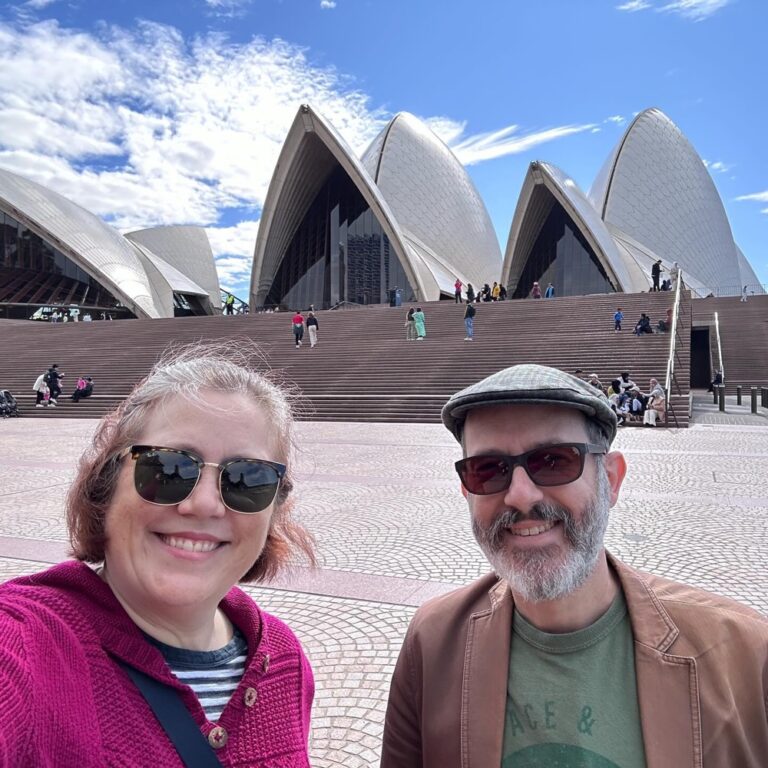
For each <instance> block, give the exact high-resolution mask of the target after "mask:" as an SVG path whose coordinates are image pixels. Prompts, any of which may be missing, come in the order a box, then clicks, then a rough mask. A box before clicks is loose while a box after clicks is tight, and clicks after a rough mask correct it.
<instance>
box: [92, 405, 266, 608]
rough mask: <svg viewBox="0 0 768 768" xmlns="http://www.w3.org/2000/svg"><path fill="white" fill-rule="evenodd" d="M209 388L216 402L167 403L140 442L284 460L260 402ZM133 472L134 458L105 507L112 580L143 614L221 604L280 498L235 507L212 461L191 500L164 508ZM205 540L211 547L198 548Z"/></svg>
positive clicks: (211, 454) (220, 455) (213, 455)
mask: <svg viewBox="0 0 768 768" xmlns="http://www.w3.org/2000/svg"><path fill="white" fill-rule="evenodd" d="M203 395H204V398H205V400H206V401H207V403H209V404H210V407H203V408H200V407H199V406H197V405H195V404H192V403H190V402H189V401H188V400H186V399H184V398H183V397H177V398H176V399H175V400H169V401H166V402H165V403H160V404H159V405H158V406H157V407H156V408H155V410H154V411H153V412H152V413H151V414H150V416H149V418H148V420H147V422H146V425H145V427H144V429H143V431H142V433H141V435H140V436H139V437H138V438H137V439H136V444H137V445H152V446H156V447H162V448H181V449H185V450H189V451H191V452H192V453H194V454H196V455H197V456H199V457H200V458H202V460H203V461H206V462H215V463H217V464H219V463H221V462H223V461H225V460H227V459H232V458H248V459H266V460H268V461H278V462H279V461H280V457H279V456H278V455H277V450H276V448H277V446H276V437H275V434H274V430H273V429H272V426H271V424H270V423H269V421H268V419H267V417H266V415H265V413H264V411H263V410H262V409H261V408H260V407H259V406H257V405H255V404H253V403H252V402H251V401H249V400H248V399H247V398H246V397H244V396H243V395H239V394H228V393H221V392H205V393H203ZM133 473H134V461H133V460H132V459H131V458H130V456H127V457H125V458H124V459H122V467H121V469H120V472H119V474H118V479H117V487H116V490H115V494H114V497H113V499H112V503H111V504H110V506H109V509H108V510H107V514H106V536H107V544H106V548H105V561H106V577H107V581H108V582H109V584H110V586H111V587H112V589H113V591H114V592H115V593H116V594H117V595H118V597H119V598H120V599H121V602H123V603H127V604H128V605H130V606H131V607H132V608H133V610H134V611H136V612H137V613H139V614H140V615H141V614H142V613H146V614H147V615H148V616H151V615H154V614H156V613H158V612H160V613H161V615H162V613H163V612H169V613H170V612H172V610H173V609H178V608H184V607H189V608H190V609H192V608H194V609H196V610H198V609H201V608H210V610H214V609H215V607H216V605H218V603H219V602H220V601H221V599H222V598H223V597H224V595H225V594H226V593H227V592H228V591H229V589H230V588H231V587H232V586H234V584H236V583H237V581H239V579H240V578H242V576H243V575H245V573H246V572H247V571H248V570H249V568H250V567H251V566H252V565H253V563H254V562H255V561H256V559H257V558H258V556H259V554H260V553H261V551H262V549H263V548H264V542H265V541H266V537H267V533H268V531H269V526H270V520H271V518H272V512H273V509H274V502H273V503H272V505H271V506H270V507H268V508H267V509H265V510H263V511H261V512H256V513H253V514H241V513H238V512H233V511H232V510H230V509H227V507H225V506H224V503H223V502H222V500H221V495H220V493H219V472H218V470H217V469H216V467H204V468H203V470H202V474H201V476H200V479H199V480H198V483H197V485H196V486H195V489H194V490H193V491H192V493H191V495H190V496H189V497H188V498H186V499H184V500H183V501H182V502H180V503H179V504H176V505H173V506H158V505H156V504H151V503H149V502H147V501H144V499H142V498H141V497H140V496H139V495H138V493H137V492H136V489H135V487H134V480H133ZM191 542H203V544H202V545H200V544H199V543H197V544H191ZM201 546H202V550H203V551H190V550H191V549H192V548H193V547H194V548H195V549H198V550H199V549H201Z"/></svg>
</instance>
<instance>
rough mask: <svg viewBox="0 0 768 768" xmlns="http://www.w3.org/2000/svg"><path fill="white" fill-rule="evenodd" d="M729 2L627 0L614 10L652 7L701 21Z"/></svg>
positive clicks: (628, 11)
mask: <svg viewBox="0 0 768 768" xmlns="http://www.w3.org/2000/svg"><path fill="white" fill-rule="evenodd" d="M731 2H732V0H673V1H672V2H667V3H664V4H663V5H658V4H657V5H654V4H653V3H651V2H649V0H627V2H625V3H622V4H621V5H617V6H616V10H619V11H625V12H627V13H636V12H637V11H646V10H648V9H653V10H654V11H657V12H659V13H674V14H676V15H677V16H682V17H683V18H684V19H690V20H691V21H703V20H704V19H707V18H709V17H710V16H712V15H713V14H715V13H717V11H719V10H720V9H721V8H725V6H726V5H728V4H729V3H731Z"/></svg>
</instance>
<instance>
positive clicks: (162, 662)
mask: <svg viewBox="0 0 768 768" xmlns="http://www.w3.org/2000/svg"><path fill="white" fill-rule="evenodd" d="M235 354H237V353H236V352H233V353H232V354H229V355H228V354H227V353H226V352H222V351H220V347H219V348H218V349H217V350H213V349H212V348H211V349H209V348H203V347H198V348H192V349H188V350H186V351H183V352H182V353H181V354H179V355H177V356H176V357H175V358H174V359H172V360H169V361H165V362H163V361H161V362H160V363H158V364H157V366H156V367H155V368H154V369H153V370H152V372H151V373H150V375H149V377H148V378H147V379H145V380H144V381H143V382H142V383H140V384H139V385H138V386H137V387H136V389H134V390H133V392H132V393H131V394H130V395H129V396H128V399H127V400H126V401H125V402H124V403H122V404H121V405H120V407H119V408H118V409H117V410H116V411H115V412H114V413H112V414H110V415H109V416H107V417H106V418H105V419H104V420H103V421H102V422H101V424H100V425H99V427H98V429H97V431H96V435H95V437H94V438H93V446H92V448H90V449H89V450H88V452H87V453H86V454H85V455H84V456H83V458H82V459H81V461H80V465H79V468H78V473H77V476H76V477H75V481H74V484H73V486H72V488H71V489H70V492H69V496H68V500H67V522H68V528H69V536H70V541H71V544H72V550H73V554H74V556H75V558H76V560H75V561H67V562H64V563H61V564H59V565H57V566H55V567H53V568H51V569H50V570H47V571H44V572H42V573H38V574H36V575H34V576H31V577H25V578H20V579H16V580H14V581H10V582H7V583H5V584H3V585H2V586H0V726H2V727H1V728H0V756H1V757H0V760H2V764H3V765H9V766H10V765H13V766H29V767H30V768H32V767H33V766H35V767H37V766H58V765H71V766H78V767H80V766H86V767H89V766H94V767H95V766H105V765H116V764H118V763H119V764H121V765H131V766H173V767H174V768H177V767H178V766H183V765H190V764H191V763H190V762H188V761H184V760H182V758H181V757H180V754H183V753H184V752H185V750H186V749H189V748H190V745H191V749H192V751H194V752H197V753H200V751H201V750H202V752H204V753H210V757H212V758H214V757H215V758H218V761H219V762H220V764H221V765H225V766H230V765H253V766H256V765H277V764H278V762H279V764H280V765H285V766H291V768H293V766H297V767H298V766H301V767H302V768H304V767H305V766H308V765H309V759H308V756H307V738H308V732H309V715H310V709H311V704H312V697H313V692H314V685H313V680H312V672H311V669H310V667H309V664H308V662H307V659H306V657H305V656H304V653H303V651H302V649H301V646H300V645H299V643H298V641H297V640H296V638H295V637H294V635H293V633H292V632H291V631H290V629H288V627H286V626H285V625H284V624H283V623H282V622H280V621H279V620H278V619H276V618H274V617H272V616H270V615H269V614H267V613H266V612H264V611H263V610H262V609H261V608H259V607H258V606H257V605H256V604H255V603H254V602H253V601H252V600H251V598H250V597H248V595H246V594H245V593H244V592H243V591H241V590H240V589H238V588H236V587H234V585H235V584H236V583H237V582H239V581H262V580H265V579H269V578H270V577H272V576H273V575H274V574H275V573H276V572H277V571H278V570H279V569H280V568H281V567H282V566H283V565H285V564H286V563H287V562H288V560H289V558H292V557H293V555H294V554H295V553H298V552H304V553H305V554H306V555H307V556H308V557H309V559H310V561H313V560H314V558H313V549H312V543H311V539H310V538H309V536H308V534H307V533H306V532H304V530H303V529H302V528H300V527H299V526H298V525H297V524H296V523H294V522H293V521H292V519H291V509H292V506H293V501H292V497H291V491H292V488H293V483H292V473H293V469H292V466H291V461H290V457H291V450H292V444H293V438H292V428H293V421H292V415H291V408H290V405H289V403H288V401H287V399H286V396H285V394H284V393H283V392H282V391H281V390H280V389H278V388H277V387H276V386H275V385H274V384H272V383H270V382H269V381H268V380H266V379H265V378H264V377H263V376H261V375H260V374H258V373H256V372H255V371H254V370H252V369H251V368H250V367H248V365H247V364H246V363H244V362H240V360H243V359H244V358H242V357H240V358H236V357H235ZM78 561H80V562H78ZM89 564H90V565H89ZM201 678H204V679H205V683H207V684H205V685H200V680H201ZM187 683H189V684H187ZM153 687H154V689H157V690H159V694H158V693H156V692H155V693H153V692H151V691H152V689H153ZM145 690H146V692H145ZM158 695H162V696H165V697H167V701H165V702H164V703H163V704H161V705H159V706H158V709H157V710H155V711H156V712H157V713H158V717H159V718H161V719H167V713H168V711H169V708H170V707H172V706H176V707H177V708H179V710H180V720H181V721H182V722H186V723H187V724H188V725H189V726H191V730H190V733H188V734H185V735H184V736H183V737H178V736H177V737H176V738H177V740H178V741H177V747H176V748H174V745H173V743H172V741H171V740H170V739H169V737H167V736H166V733H173V732H174V727H173V726H172V725H170V724H168V723H165V724H164V725H161V724H160V722H159V721H158V719H157V718H156V716H155V715H154V714H153V710H152V709H150V707H151V706H152V702H153V701H154V700H155V698H156V696H158ZM166 726H167V728H168V730H166V733H164V730H165V729H166ZM177 750H178V751H177Z"/></svg>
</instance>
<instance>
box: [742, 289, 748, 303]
mask: <svg viewBox="0 0 768 768" xmlns="http://www.w3.org/2000/svg"><path fill="white" fill-rule="evenodd" d="M741 301H742V302H744V303H745V304H746V303H747V286H746V285H745V286H744V287H743V288H742V289H741Z"/></svg>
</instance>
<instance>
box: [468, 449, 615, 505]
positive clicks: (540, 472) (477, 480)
mask: <svg viewBox="0 0 768 768" xmlns="http://www.w3.org/2000/svg"><path fill="white" fill-rule="evenodd" d="M606 452H607V451H606V450H605V448H603V447H602V446H599V445H592V444H590V443H557V444H556V445H545V446H543V447H541V448H534V449H533V450H532V451H526V452H525V453H521V454H519V455H517V456H508V455H506V454H498V453H493V454H487V455H484V456H470V457H469V458H466V459H462V460H461V461H457V462H456V464H455V466H456V471H457V472H458V473H459V477H460V478H461V483H462V485H463V486H464V488H466V489H467V491H468V492H469V493H471V494H473V495H475V496H488V495H490V494H492V493H501V492H502V491H506V490H507V488H509V486H510V485H511V484H512V473H513V472H514V471H515V467H517V466H521V467H522V468H523V469H524V470H525V472H526V474H527V475H528V477H530V478H531V481H532V482H534V483H535V484H536V485H540V486H543V487H550V486H553V485H566V484H567V483H572V482H573V481H574V480H578V479H579V478H580V477H581V474H582V472H583V471H584V457H585V455H586V454H588V453H606Z"/></svg>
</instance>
